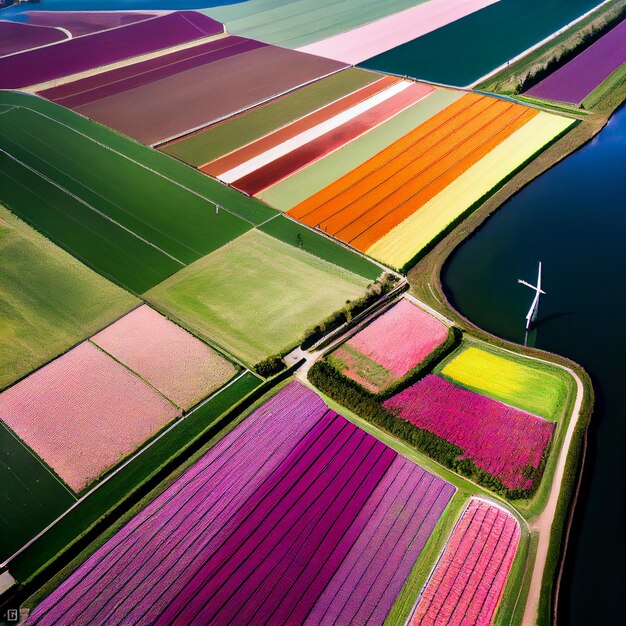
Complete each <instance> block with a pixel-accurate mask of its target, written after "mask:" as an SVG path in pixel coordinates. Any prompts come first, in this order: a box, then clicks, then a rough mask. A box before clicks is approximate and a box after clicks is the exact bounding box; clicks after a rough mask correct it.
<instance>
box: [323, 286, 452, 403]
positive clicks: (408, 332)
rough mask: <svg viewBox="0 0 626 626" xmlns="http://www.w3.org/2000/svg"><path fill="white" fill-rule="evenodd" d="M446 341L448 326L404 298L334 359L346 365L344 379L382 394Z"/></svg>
mask: <svg viewBox="0 0 626 626" xmlns="http://www.w3.org/2000/svg"><path fill="white" fill-rule="evenodd" d="M447 337H448V328H447V327H446V325H445V324H443V323H442V322H440V321H439V320H438V319H436V318H435V317H433V316H432V315H430V314H429V313H427V312H426V311H423V310H422V309H420V308H419V307H418V306H416V305H414V304H412V303H411V302H409V300H407V299H406V298H402V299H401V300H400V302H398V303H397V304H395V305H394V306H393V307H391V309H389V310H388V311H386V312H385V313H383V314H382V315H381V316H380V317H377V318H376V319H375V320H374V321H373V322H372V323H371V324H368V325H367V326H366V327H365V328H364V329H363V330H361V331H359V332H358V333H357V334H356V335H354V337H352V338H351V339H350V340H348V341H347V342H346V343H345V344H344V346H342V347H341V348H339V349H338V350H337V351H336V352H335V353H334V357H335V358H338V359H340V360H341V361H343V363H344V364H345V366H346V369H345V370H343V374H344V375H346V376H349V377H350V378H352V379H354V380H356V381H357V382H359V383H361V384H362V385H363V386H365V387H366V388H367V389H370V390H371V391H380V390H382V389H383V388H385V387H386V386H388V385H389V384H390V383H391V382H393V381H394V380H395V379H397V378H400V377H401V376H404V375H405V374H406V373H407V372H408V371H409V370H411V369H413V368H414V367H415V366H417V365H419V364H420V363H421V362H422V361H423V360H424V359H425V358H426V357H427V356H428V355H429V354H430V353H431V352H432V351H433V350H434V349H435V348H437V347H438V346H439V345H441V344H442V343H443V342H444V341H445V340H446V338H447ZM359 355H362V356H364V357H366V359H367V361H366V360H364V359H359ZM368 361H369V363H368ZM372 362H373V363H372ZM378 366H380V367H378ZM380 368H384V369H383V370H381V369H380ZM384 370H387V372H385V371H384Z"/></svg>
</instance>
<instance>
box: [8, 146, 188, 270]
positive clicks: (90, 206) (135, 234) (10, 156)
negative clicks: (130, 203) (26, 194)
mask: <svg viewBox="0 0 626 626" xmlns="http://www.w3.org/2000/svg"><path fill="white" fill-rule="evenodd" d="M0 152H1V153H2V154H5V155H6V156H8V157H9V158H10V159H11V160H13V161H15V162H16V163H19V164H20V165H21V166H22V167H24V168H26V169H27V170H29V171H31V172H32V173H33V174H35V175H36V176H39V177H40V178H43V179H44V180H45V181H46V182H48V183H49V184H50V185H52V186H53V187H56V188H57V189H59V190H60V191H62V192H63V193H65V194H67V195H68V196H70V197H71V198H74V200H76V201H77V202H80V204H82V205H84V206H86V207H87V208H88V209H90V210H91V211H93V212H94V213H97V214H98V215H99V216H100V217H102V218H104V219H106V220H108V221H109V222H111V223H112V224H115V225H116V226H118V227H119V228H121V229H122V230H125V231H126V232H127V233H129V234H130V235H132V236H133V237H136V238H137V239H139V240H140V241H142V242H143V243H145V244H147V245H149V246H151V247H152V248H154V249H155V250H158V251H159V252H161V253H162V254H164V255H165V256H167V257H169V258H170V259H172V260H173V261H176V263H178V264H179V265H180V266H181V267H187V264H186V263H183V262H182V261H181V260H180V259H177V258H176V257H175V256H173V255H171V254H170V253H169V252H166V251H165V250H162V249H161V248H159V246H157V245H156V244H154V243H152V242H151V241H148V240H147V239H144V238H143V237H142V236H141V235H138V234H137V233H136V232H134V231H132V230H131V229H130V228H128V227H126V226H124V225H123V224H120V223H119V222H118V221H117V220H115V219H113V218H112V217H110V216H109V215H106V214H105V213H103V212H102V211H99V210H98V209H96V208H95V207H94V206H92V205H91V204H89V203H88V202H86V201H85V200H83V199H81V198H79V197H78V196H77V195H76V194H73V193H72V192H71V191H69V190H68V189H65V188H64V187H62V186H61V185H59V184H58V183H55V182H54V181H53V180H51V179H50V178H48V177H47V176H46V175H45V174H42V173H41V172H39V171H38V170H37V169H35V168H34V167H31V166H30V165H27V164H26V163H24V162H23V161H22V160H20V159H18V158H17V157H15V156H13V155H12V154H10V153H9V152H7V151H6V150H4V148H0ZM5 175H7V176H8V178H10V179H11V180H12V181H13V182H15V183H17V184H18V185H20V186H23V185H21V183H19V182H18V181H16V180H15V179H14V178H13V177H12V176H10V175H8V174H6V173H5Z"/></svg>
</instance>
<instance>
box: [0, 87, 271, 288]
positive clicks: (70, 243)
mask: <svg viewBox="0 0 626 626" xmlns="http://www.w3.org/2000/svg"><path fill="white" fill-rule="evenodd" d="M0 105H7V106H9V105H12V106H13V108H11V109H7V110H5V112H4V113H2V122H3V135H2V138H1V139H0V150H1V152H0V160H1V165H0V189H1V191H0V200H1V201H4V203H5V204H6V205H7V206H8V207H9V208H10V209H11V210H12V211H13V212H14V213H16V214H17V215H19V216H20V217H22V218H23V219H24V220H25V221H27V222H29V223H30V224H32V225H33V226H34V227H35V228H36V229H37V230H39V231H41V232H42V233H43V234H45V235H46V236H47V237H49V238H50V239H52V240H53V241H54V242H55V243H57V244H59V245H60V246H61V247H63V248H65V249H66V250H68V251H69V252H71V253H72V254H73V255H74V256H75V257H77V258H78V259H80V260H82V261H83V262H84V263H85V264H87V265H89V266H90V267H92V268H93V269H95V270H96V271H98V272H99V273H101V274H103V275H104V276H107V277H109V278H111V279H113V280H114V281H116V282H118V283H119V284H121V285H123V286H125V287H127V288H129V289H130V290H131V291H134V292H136V293H141V292H143V291H145V290H147V289H149V288H150V287H152V286H154V285H155V284H157V283H158V282H160V281H162V280H163V279H164V278H166V277H167V276H170V275H171V274H173V273H174V272H176V271H178V270H179V269H181V268H182V267H184V266H186V265H187V264H189V263H192V262H193V261H195V260H197V259H198V258H200V257H202V256H204V255H206V254H208V253H210V252H212V251H213V250H216V249H217V248H219V247H221V246H222V245H224V244H225V243H227V242H228V241H230V240H232V239H233V238H235V237H237V236H239V235H241V234H243V233H244V232H246V231H247V230H249V229H250V228H252V226H253V225H254V224H255V223H257V222H260V221H264V220H265V219H268V218H269V217H271V216H272V215H275V213H276V211H274V210H273V209H270V208H269V207H266V206H265V205H263V204H261V203H258V202H256V201H253V200H252V199H250V198H246V197H245V196H243V194H240V193H238V192H236V191H234V190H232V189H229V188H228V187H226V186H224V185H222V184H221V183H218V182H217V181H215V180H212V179H210V178H209V177H207V176H205V175H203V174H201V173H200V172H197V171H195V170H193V169H191V168H189V167H187V166H185V165H183V164H182V163H179V162H177V161H176V160H174V159H171V158H170V157H168V156H166V155H163V154H160V153H158V152H157V151H155V150H152V149H150V148H147V147H145V146H141V145H140V144H138V143H136V142H133V141H131V140H130V139H127V138H124V137H122V136H121V135H117V134H116V133H113V132H112V131H109V130H107V129H104V128H103V127H101V126H98V125H97V124H94V123H93V122H90V121H89V120H86V119H84V118H81V117H80V116H78V115H76V114H75V113H72V112H71V111H67V110H64V109H62V108H61V107H58V106H56V105H54V104H52V103H49V102H45V101H43V100H41V99H39V98H35V97H32V96H27V95H24V94H16V93H11V92H5V93H3V94H2V95H1V96H0ZM43 137H45V141H44V140H43V139H42V138H43ZM213 201H215V202H217V203H219V204H220V205H221V206H222V207H223V208H221V209H219V211H217V210H216V208H215V206H214V204H213Z"/></svg>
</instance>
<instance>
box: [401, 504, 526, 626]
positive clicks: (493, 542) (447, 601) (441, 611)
mask: <svg viewBox="0 0 626 626" xmlns="http://www.w3.org/2000/svg"><path fill="white" fill-rule="evenodd" d="M519 540H520V527H519V524H518V523H517V520H516V519H515V518H514V517H513V516H512V515H511V514H510V513H507V512H506V511H504V510H502V509H500V508H499V507H497V506H494V505H492V504H489V503H488V502H484V501H483V500H479V499H477V498H472V499H471V500H470V503H469V505H468V507H467V508H466V509H465V511H464V513H463V515H462V516H461V519H460V520H459V522H458V524H457V525H456V527H455V529H454V531H453V533H452V536H451V537H450V539H449V541H448V544H447V545H446V547H445V549H444V552H443V555H442V557H441V559H440V561H439V563H438V564H437V567H436V568H435V571H434V572H433V574H432V576H431V578H430V580H429V581H428V584H427V585H426V587H425V589H424V591H423V592H422V595H421V596H420V598H419V601H418V603H417V606H416V607H415V612H414V614H413V617H412V618H411V622H410V626H426V625H428V626H444V625H445V626H457V625H458V626H461V625H462V624H463V625H469V624H476V625H480V626H487V625H489V624H491V623H492V622H493V617H494V614H495V611H496V608H497V606H498V602H499V601H500V597H501V596H502V592H503V590H504V586H505V584H506V579H507V576H508V574H509V571H510V569H511V564H512V563H513V558H514V557H515V552H516V551H517V546H518V544H519Z"/></svg>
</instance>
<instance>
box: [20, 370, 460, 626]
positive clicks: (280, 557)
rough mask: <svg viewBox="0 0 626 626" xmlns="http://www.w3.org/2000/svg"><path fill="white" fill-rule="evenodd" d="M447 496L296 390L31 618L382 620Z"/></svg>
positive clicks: (267, 407)
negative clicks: (189, 511) (155, 616)
mask: <svg viewBox="0 0 626 626" xmlns="http://www.w3.org/2000/svg"><path fill="white" fill-rule="evenodd" d="M454 491H455V489H454V487H453V486H452V485H450V484H449V483H447V482H446V481H443V480H441V479H439V478H437V477H435V476H433V475H431V474H429V473H428V472H425V471H424V470H422V469H421V468H419V467H418V466H417V465H415V464H413V463H412V462H411V461H408V460H407V459H404V458H403V457H401V456H400V455H398V454H397V452H395V451H394V450H392V449H391V448H389V447H387V446H385V445H384V444H383V443H381V442H380V441H377V440H376V439H375V438H374V437H372V436H371V435H368V434H366V433H365V432H363V431H361V430H359V429H358V428H357V427H356V426H354V425H353V424H352V423H351V422H349V421H347V420H346V419H345V418H343V417H342V416H341V415H338V414H336V413H335V412H334V411H330V410H329V409H328V408H327V407H326V405H325V404H324V403H323V401H322V400H321V399H320V398H319V396H317V395H316V394H315V393H314V392H313V391H311V390H310V389H308V388H306V387H304V386H303V385H301V384H300V383H297V382H292V383H290V384H289V385H288V386H286V387H285V388H283V389H282V390H281V391H280V392H279V393H278V394H276V395H275V396H274V397H272V398H271V399H270V400H269V401H268V402H266V403H265V404H264V405H262V406H261V407H260V408H258V409H257V410H256V411H255V412H254V413H252V414H251V415H250V416H249V417H248V418H247V419H246V420H244V421H243V422H242V423H241V424H240V425H239V426H238V427H237V428H236V429H235V430H233V431H231V432H230V433H229V434H228V435H227V436H226V437H225V438H223V439H222V440H221V441H220V442H219V443H217V444H216V445H215V446H214V447H213V448H212V449H210V450H209V451H208V452H207V453H206V454H204V455H203V456H202V457H200V459H199V460H198V461H197V462H196V463H195V464H194V465H192V466H191V467H190V468H189V469H188V470H187V472H186V473H184V474H183V475H182V476H181V477H180V478H179V479H178V480H177V481H176V482H175V483H173V484H172V485H171V486H170V487H169V489H167V490H166V491H164V492H163V493H162V494H161V495H160V496H159V497H158V498H157V499H156V500H155V501H154V502H153V503H152V504H151V505H149V506H148V507H146V508H145V509H144V510H143V511H142V512H141V513H140V514H139V515H137V516H136V517H134V518H133V519H131V520H130V521H129V522H128V524H126V525H125V526H124V527H123V528H122V529H121V530H120V531H119V532H118V533H117V534H116V535H114V536H113V537H112V538H111V539H110V540H109V541H108V542H107V543H106V544H104V546H102V548H101V549H100V550H98V551H97V552H96V553H95V554H93V555H92V556H91V557H90V558H89V559H88V560H87V561H85V562H84V563H83V565H82V566H81V567H80V568H79V569H78V570H77V571H76V573H75V574H73V575H71V576H70V577H69V578H68V579H67V580H66V581H65V582H64V583H62V584H61V586H59V587H58V588H57V589H56V590H55V591H54V592H53V593H52V594H51V595H50V596H49V597H48V598H47V599H46V600H44V601H43V602H42V603H41V604H40V605H39V606H38V607H37V608H36V609H35V610H34V611H33V612H32V614H31V616H30V617H29V620H28V621H27V623H29V624H48V623H54V622H55V621H56V620H57V619H58V616H59V615H61V614H62V615H64V616H65V617H67V618H68V619H72V620H80V621H89V622H92V623H93V622H94V621H97V622H100V621H102V620H104V621H118V620H122V621H131V622H133V623H135V622H136V621H137V620H141V619H142V617H143V616H145V615H147V614H155V613H158V614H159V615H161V616H162V619H163V622H164V623H166V622H170V621H172V620H178V621H182V622H184V623H188V622H190V621H192V620H194V619H197V620H199V621H202V622H206V623H221V622H222V619H223V618H222V617H221V616H222V615H233V614H236V615H237V616H238V619H240V620H241V621H242V622H244V623H254V622H255V620H260V621H264V622H265V621H268V620H269V622H270V623H307V624H325V623H328V622H329V621H330V622H331V623H355V622H362V623H370V624H382V623H383V622H384V620H385V617H386V616H387V614H388V613H389V611H390V609H391V607H392V605H393V602H394V600H395V598H396V596H397V594H398V593H399V591H400V589H401V588H402V585H403V583H404V581H405V580H406V577H407V576H408V574H409V572H410V571H411V569H412V567H413V564H414V563H415V561H416V559H417V558H418V557H419V554H420V552H421V551H422V549H423V547H424V545H425V543H426V541H427V540H428V537H429V535H430V533H431V532H432V530H433V529H434V527H435V525H436V524H437V522H438V520H439V518H440V517H441V515H442V514H443V512H444V510H445V509H446V505H447V504H448V502H449V501H450V499H451V497H452V495H453V493H454ZM398 507H401V510H402V515H398ZM189 508H192V509H194V510H195V515H194V517H195V521H194V522H192V521H191V519H190V518H189V516H188V515H187V509H189ZM303 537H306V541H305V542H304V543H302V538H303ZM198 545H202V550H201V551H200V552H198V550H197V547H198ZM162 546H167V549H165V550H162V549H161V547H162ZM366 564H367V571H366V572H364V571H363V568H364V566H365V565H366ZM140 581H145V582H144V583H141V582H140ZM138 583H139V584H138ZM145 585H147V587H145ZM148 588H149V589H150V592H149V593H148V594H146V593H145V591H143V590H142V589H148ZM235 591H236V593H235ZM65 617H64V619H65Z"/></svg>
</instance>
